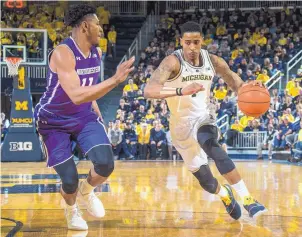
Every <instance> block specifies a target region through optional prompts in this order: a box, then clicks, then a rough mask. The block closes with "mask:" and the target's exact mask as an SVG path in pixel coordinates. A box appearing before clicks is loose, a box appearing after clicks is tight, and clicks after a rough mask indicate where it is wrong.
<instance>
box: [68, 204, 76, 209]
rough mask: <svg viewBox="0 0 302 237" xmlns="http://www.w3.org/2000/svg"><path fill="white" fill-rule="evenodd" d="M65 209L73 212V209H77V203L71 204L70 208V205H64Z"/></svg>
mask: <svg viewBox="0 0 302 237" xmlns="http://www.w3.org/2000/svg"><path fill="white" fill-rule="evenodd" d="M66 208H67V209H68V210H74V209H76V208H77V203H75V204H73V205H72V206H70V205H68V204H67V203H66Z"/></svg>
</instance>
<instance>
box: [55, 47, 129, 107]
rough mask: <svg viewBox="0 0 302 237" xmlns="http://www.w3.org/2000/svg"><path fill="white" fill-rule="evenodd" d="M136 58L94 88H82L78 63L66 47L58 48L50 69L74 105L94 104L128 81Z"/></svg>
mask: <svg viewBox="0 0 302 237" xmlns="http://www.w3.org/2000/svg"><path fill="white" fill-rule="evenodd" d="M134 60H135V58H134V57H132V58H130V59H129V60H127V61H125V62H124V63H122V64H121V65H120V66H118V68H117V70H116V73H115V75H114V76H112V77H110V78H109V79H107V80H106V81H103V82H101V83H99V84H97V85H93V86H81V84H80V78H79V76H78V74H77V72H76V70H75V65H76V61H75V58H74V55H73V53H72V52H71V51H70V49H69V48H67V47H66V46H64V45H62V46H58V47H57V48H56V50H55V51H54V52H53V54H52V57H51V60H50V68H51V69H52V70H53V71H54V72H56V73H57V74H58V77H59V82H60V85H61V86H62V88H63V90H64V91H65V92H66V94H67V95H68V96H69V98H70V99H71V100H72V102H73V103H74V104H77V105H79V104H82V103H87V102H92V101H94V100H97V99H99V98H100V97H103V96H104V95H106V94H107V93H108V92H109V91H111V90H112V89H113V88H114V87H116V86H117V85H118V84H119V83H121V82H123V81H124V80H126V78H127V76H128V74H129V73H130V72H132V71H133V70H134V67H133V66H132V65H133V63H134Z"/></svg>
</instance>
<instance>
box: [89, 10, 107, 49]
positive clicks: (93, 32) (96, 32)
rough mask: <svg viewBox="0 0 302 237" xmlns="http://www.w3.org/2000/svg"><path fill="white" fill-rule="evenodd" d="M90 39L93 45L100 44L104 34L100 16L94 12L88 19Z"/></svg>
mask: <svg viewBox="0 0 302 237" xmlns="http://www.w3.org/2000/svg"><path fill="white" fill-rule="evenodd" d="M87 34H88V35H87V36H88V40H89V41H90V43H91V45H98V44H99V41H100V39H101V36H102V34H103V28H102V27H101V25H100V21H99V19H98V17H97V16H96V15H95V14H94V15H93V16H92V17H91V18H89V20H88V29H87Z"/></svg>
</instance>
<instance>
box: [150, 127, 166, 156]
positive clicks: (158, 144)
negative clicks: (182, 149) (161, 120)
mask: <svg viewBox="0 0 302 237" xmlns="http://www.w3.org/2000/svg"><path fill="white" fill-rule="evenodd" d="M150 146H151V159H156V158H157V157H158V156H160V157H161V158H162V159H163V158H166V157H167V154H166V150H167V138H166V133H165V132H164V131H163V130H162V129H161V124H156V126H155V128H152V129H151V134H150Z"/></svg>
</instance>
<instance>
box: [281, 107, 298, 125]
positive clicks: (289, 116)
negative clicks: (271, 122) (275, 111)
mask: <svg viewBox="0 0 302 237" xmlns="http://www.w3.org/2000/svg"><path fill="white" fill-rule="evenodd" d="M285 118H287V119H288V121H289V122H291V123H293V122H294V121H295V117H294V116H293V115H292V110H291V109H290V108H287V109H286V110H285V111H284V112H283V115H282V119H283V120H284V119H285Z"/></svg>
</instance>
